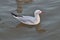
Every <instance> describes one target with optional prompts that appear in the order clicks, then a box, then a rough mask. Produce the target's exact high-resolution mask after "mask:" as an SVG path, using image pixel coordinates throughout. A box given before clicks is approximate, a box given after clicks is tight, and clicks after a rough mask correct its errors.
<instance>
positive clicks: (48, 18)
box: [0, 0, 60, 40]
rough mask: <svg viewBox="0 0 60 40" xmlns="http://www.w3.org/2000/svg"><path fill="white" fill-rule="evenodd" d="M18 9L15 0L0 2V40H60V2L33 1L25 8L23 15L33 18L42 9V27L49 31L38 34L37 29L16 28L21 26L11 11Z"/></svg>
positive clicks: (49, 0) (59, 0)
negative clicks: (18, 25) (34, 13)
mask: <svg viewBox="0 0 60 40" xmlns="http://www.w3.org/2000/svg"><path fill="white" fill-rule="evenodd" d="M15 9H16V1H15V0H0V40H60V0H33V2H32V3H31V4H26V5H24V7H23V12H22V14H23V15H30V16H33V12H34V10H37V9H40V10H42V11H43V12H44V13H43V14H41V27H42V28H43V29H46V30H47V31H46V32H44V33H38V32H36V30H35V28H26V27H25V28H19V29H17V28H16V25H17V24H19V21H18V20H17V19H14V18H13V17H12V15H11V14H10V12H9V11H12V10H15Z"/></svg>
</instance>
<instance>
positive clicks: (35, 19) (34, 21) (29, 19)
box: [11, 10, 42, 25]
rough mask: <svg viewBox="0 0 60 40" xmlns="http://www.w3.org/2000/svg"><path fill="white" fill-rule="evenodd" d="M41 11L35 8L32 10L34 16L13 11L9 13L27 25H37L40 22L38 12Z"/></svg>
mask: <svg viewBox="0 0 60 40" xmlns="http://www.w3.org/2000/svg"><path fill="white" fill-rule="evenodd" d="M41 13H42V11H41V10H35V12H34V17H32V16H22V17H20V16H18V15H16V14H14V13H11V14H12V15H13V17H14V18H16V19H17V20H19V21H20V22H22V23H24V24H27V25H37V24H39V23H40V16H39V14H41Z"/></svg>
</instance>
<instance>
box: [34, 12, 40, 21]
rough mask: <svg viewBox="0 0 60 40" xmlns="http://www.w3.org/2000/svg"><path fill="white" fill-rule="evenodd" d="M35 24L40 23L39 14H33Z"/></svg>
mask: <svg viewBox="0 0 60 40" xmlns="http://www.w3.org/2000/svg"><path fill="white" fill-rule="evenodd" d="M34 16H35V20H36V22H40V16H39V14H36V13H35V14H34Z"/></svg>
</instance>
